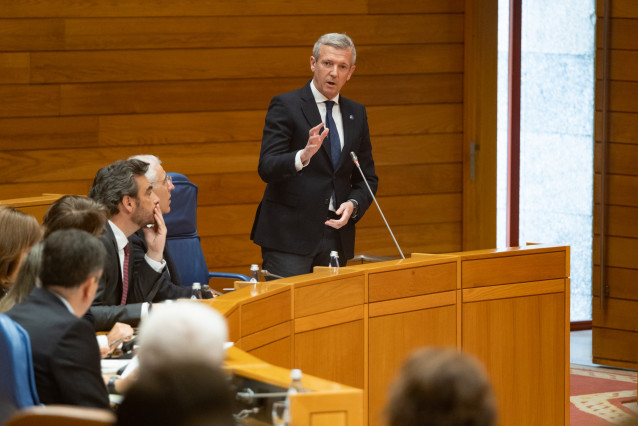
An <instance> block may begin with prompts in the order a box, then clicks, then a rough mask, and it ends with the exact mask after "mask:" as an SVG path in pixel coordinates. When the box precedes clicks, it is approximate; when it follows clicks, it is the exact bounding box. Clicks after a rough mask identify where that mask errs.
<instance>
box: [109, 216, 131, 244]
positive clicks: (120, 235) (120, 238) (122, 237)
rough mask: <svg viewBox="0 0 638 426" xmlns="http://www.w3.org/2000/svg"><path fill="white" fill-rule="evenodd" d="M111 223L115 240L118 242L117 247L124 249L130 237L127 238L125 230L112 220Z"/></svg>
mask: <svg viewBox="0 0 638 426" xmlns="http://www.w3.org/2000/svg"><path fill="white" fill-rule="evenodd" d="M109 225H110V226H111V230H112V231H113V235H115V241H116V242H117V249H118V250H124V247H125V246H126V245H127V244H128V238H126V234H124V232H123V231H122V230H121V229H120V228H118V227H117V225H116V224H114V223H113V222H111V221H110V220H109Z"/></svg>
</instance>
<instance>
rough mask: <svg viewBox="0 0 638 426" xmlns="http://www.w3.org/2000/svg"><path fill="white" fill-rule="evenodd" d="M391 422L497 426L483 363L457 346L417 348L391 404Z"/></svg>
mask: <svg viewBox="0 0 638 426" xmlns="http://www.w3.org/2000/svg"><path fill="white" fill-rule="evenodd" d="M386 414H387V417H388V421H389V422H388V423H389V424H390V425H391V426H399V425H400V426H436V425H448V426H494V425H496V423H497V421H496V420H497V415H496V402H495V398H494V392H493V390H492V385H491V384H490V381H489V379H488V377H487V374H486V373H485V370H484V368H483V366H482V365H481V364H480V363H479V362H478V361H477V360H476V359H475V358H474V357H472V356H470V355H467V354H463V353H460V352H457V351H456V349H452V348H448V349H441V348H426V349H420V350H416V351H414V352H413V353H412V354H411V355H410V356H409V357H408V359H407V360H406V361H405V362H404V363H403V366H402V367H401V371H400V372H399V374H398V377H397V379H396V380H395V382H394V384H393V386H392V388H391V390H390V394H389V398H388V404H387V407H386Z"/></svg>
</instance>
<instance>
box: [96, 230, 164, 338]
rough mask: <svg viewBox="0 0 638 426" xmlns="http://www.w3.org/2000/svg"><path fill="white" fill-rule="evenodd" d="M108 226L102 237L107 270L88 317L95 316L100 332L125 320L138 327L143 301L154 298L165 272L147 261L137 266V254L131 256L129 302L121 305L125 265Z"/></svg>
mask: <svg viewBox="0 0 638 426" xmlns="http://www.w3.org/2000/svg"><path fill="white" fill-rule="evenodd" d="M104 228H105V233H104V235H103V236H101V237H100V240H101V241H102V244H104V247H105V248H106V258H105V259H104V271H103V273H102V279H100V284H99V286H98V289H97V292H96V293H95V299H94V300H93V305H92V306H91V309H89V312H88V313H87V317H89V318H92V320H93V322H94V324H95V330H96V331H105V330H110V329H111V328H112V327H113V325H115V323H116V322H123V323H126V324H130V325H131V326H134V327H135V326H137V325H138V324H139V322H140V314H141V312H142V303H144V302H152V301H153V298H154V297H155V294H156V293H157V290H158V289H159V286H160V284H161V283H160V278H161V276H162V274H160V273H158V272H155V270H154V269H153V268H151V266H150V265H149V264H148V263H146V262H142V263H141V264H139V265H135V261H134V258H133V255H130V258H129V264H128V266H129V274H128V276H129V286H128V295H127V296H126V297H127V299H126V305H124V306H122V305H120V301H121V300H122V273H121V272H120V271H121V268H122V267H121V265H120V258H119V255H118V250H117V241H116V240H115V234H113V230H112V229H111V226H110V225H109V224H108V223H107V224H106V225H105V227H104ZM131 252H133V250H131Z"/></svg>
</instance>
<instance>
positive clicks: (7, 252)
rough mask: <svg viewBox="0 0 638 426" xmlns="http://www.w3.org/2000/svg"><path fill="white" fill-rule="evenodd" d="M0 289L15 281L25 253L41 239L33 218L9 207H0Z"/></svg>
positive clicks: (39, 229) (6, 287)
mask: <svg viewBox="0 0 638 426" xmlns="http://www.w3.org/2000/svg"><path fill="white" fill-rule="evenodd" d="M0 236H1V238H0V287H2V288H3V289H8V288H9V287H11V284H12V283H13V282H14V281H15V279H16V276H17V275H18V271H19V270H20V265H22V262H23V260H24V258H25V257H26V255H27V253H28V252H29V250H30V249H31V247H33V245H34V244H35V243H37V242H38V241H39V240H40V239H41V238H42V228H41V227H40V225H39V224H38V221H37V220H36V218H35V217H33V216H31V215H29V214H26V213H23V212H21V211H19V210H18V209H16V208H14V207H11V206H0Z"/></svg>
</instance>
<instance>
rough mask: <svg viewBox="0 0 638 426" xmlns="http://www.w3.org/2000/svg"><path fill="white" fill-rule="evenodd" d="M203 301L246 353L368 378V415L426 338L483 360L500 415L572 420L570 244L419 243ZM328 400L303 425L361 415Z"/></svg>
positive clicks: (320, 372)
mask: <svg viewBox="0 0 638 426" xmlns="http://www.w3.org/2000/svg"><path fill="white" fill-rule="evenodd" d="M206 303H209V304H210V305H211V306H213V307H214V308H216V309H217V310H219V311H220V312H222V313H223V314H224V315H225V316H226V318H227V320H228V326H229V333H230V339H231V340H232V341H234V342H235V346H236V347H237V348H239V349H241V350H242V351H243V352H246V353H248V354H250V355H252V356H254V357H256V358H257V359H259V360H261V361H265V362H267V363H270V364H274V365H277V366H280V367H283V368H284V369H290V368H300V369H302V370H303V372H304V374H310V375H312V376H317V377H320V378H323V379H325V380H328V381H330V382H337V383H341V384H343V385H346V387H348V388H359V389H361V390H362V391H363V400H362V402H361V404H362V406H361V407H351V408H352V409H353V411H351V413H356V412H357V409H359V408H361V410H362V412H363V419H362V421H363V424H370V425H379V424H384V421H383V418H382V409H383V407H384V405H385V401H386V391H387V386H388V384H389V383H390V382H391V380H392V378H393V377H394V374H395V373H396V371H397V370H398V367H399V366H400V364H401V363H402V362H403V360H404V358H405V357H406V356H407V355H408V353H409V352H410V351H412V350H413V349H416V348H418V347H421V346H429V345H435V346H455V347H457V348H459V350H462V351H464V352H467V353H471V354H473V355H475V356H476V357H477V358H478V359H479V360H481V361H482V362H483V364H484V365H485V367H486V369H487V371H488V374H489V376H490V378H491V381H492V383H493V385H494V388H495V392H496V395H497V399H498V411H499V420H500V422H499V423H500V424H502V425H514V424H516V425H539V424H548V425H549V424H551V425H558V424H566V425H568V424H569V247H547V246H538V245H535V246H528V247H520V248H510V249H503V250H481V251H473V252H462V253H450V254H441V255H431V254H418V253H415V254H412V256H411V257H410V258H408V259H404V260H394V261H386V262H380V263H372V264H361V265H355V266H350V267H342V268H341V269H340V271H339V273H338V274H337V275H332V274H331V273H330V271H329V270H328V269H327V268H317V269H316V270H315V272H314V273H312V274H307V275H301V276H296V277H291V278H286V279H281V280H276V281H271V282H264V283H258V284H257V285H255V286H249V287H246V288H243V289H241V290H237V291H234V292H231V293H228V294H225V295H223V296H221V297H218V298H215V299H212V300H210V301H206ZM236 364H237V363H236ZM239 364H241V362H240V363H239ZM237 365H238V364H237ZM286 380H287V378H286ZM337 399H338V398H337ZM350 401H351V402H352V401H357V399H356V397H354V398H353V399H351V400H350ZM326 404H328V402H326ZM328 405H329V404H328ZM324 408H325V410H324V412H323V413H319V414H322V415H325V416H332V415H333V414H334V413H336V412H338V414H334V417H324V419H329V421H328V422H327V423H325V422H322V421H319V419H320V418H321V417H320V416H318V417H315V419H317V422H313V421H312V416H311V415H310V412H311V411H308V410H307V411H306V415H307V417H305V418H297V420H298V421H297V422H296V423H295V424H300V425H302V424H309V425H310V424H312V425H314V424H330V425H352V424H360V423H359V421H357V420H356V417H357V416H356V415H354V416H353V415H352V414H347V412H346V411H343V410H341V411H339V410H336V411H331V409H329V407H328V406H326V407H324ZM331 413H332V414H331Z"/></svg>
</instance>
